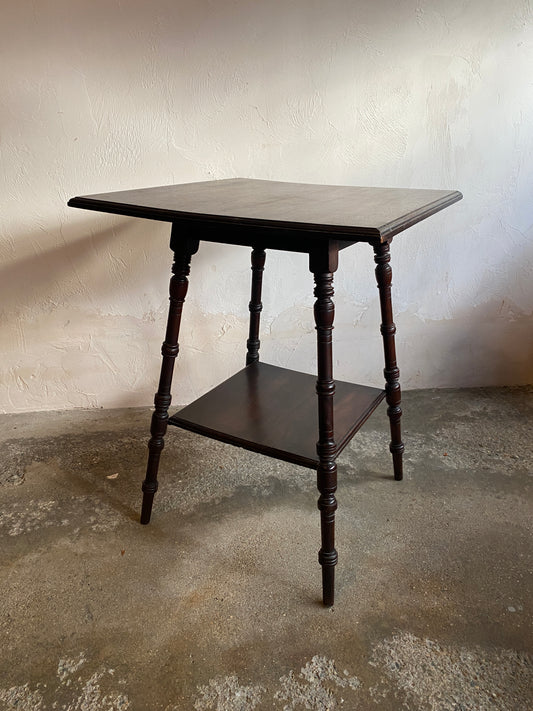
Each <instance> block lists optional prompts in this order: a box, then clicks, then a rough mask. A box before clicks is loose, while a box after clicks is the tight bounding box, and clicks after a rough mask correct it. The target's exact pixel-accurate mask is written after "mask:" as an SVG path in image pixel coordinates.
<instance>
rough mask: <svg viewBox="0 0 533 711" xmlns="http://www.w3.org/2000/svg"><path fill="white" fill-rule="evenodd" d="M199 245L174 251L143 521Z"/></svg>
mask: <svg viewBox="0 0 533 711" xmlns="http://www.w3.org/2000/svg"><path fill="white" fill-rule="evenodd" d="M197 249H198V242H194V241H190V242H189V241H183V242H182V244H181V245H180V246H179V248H176V250H175V252H174V263H173V265H172V274H173V276H172V278H171V279H170V289H169V291H170V306H169V310H168V321H167V330H166V335H165V341H164V343H163V346H162V348H161V354H162V356H163V362H162V365H161V375H160V378H159V387H158V389H157V393H156V395H155V398H154V405H155V410H154V413H153V415H152V424H151V427H150V434H151V435H152V436H151V438H150V441H149V442H148V450H149V454H148V465H147V467H146V478H145V480H144V481H143V485H142V491H143V502H142V511H141V523H143V524H146V523H149V522H150V516H151V514H152V504H153V501H154V495H155V492H156V491H157V472H158V469H159V459H160V457H161V452H162V450H163V447H164V445H165V442H164V437H165V434H166V431H167V424H168V408H169V407H170V403H171V400H172V395H171V393H170V388H171V385H172V375H173V373H174V362H175V360H176V356H177V355H178V351H179V346H178V336H179V330H180V324H181V313H182V310H183V303H184V301H185V297H186V295H187V289H188V286H189V281H188V279H187V277H188V275H189V270H190V261H191V257H192V255H193V254H194V253H195V252H196V251H197Z"/></svg>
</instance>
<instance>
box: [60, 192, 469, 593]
mask: <svg viewBox="0 0 533 711" xmlns="http://www.w3.org/2000/svg"><path fill="white" fill-rule="evenodd" d="M461 198H462V195H461V193H459V192H457V191H444V190H411V189H406V190H404V189H396V188H359V187H346V186H328V185H306V184H299V183H280V182H272V181H267V180H247V179H242V178H237V179H232V180H214V181H209V182H202V183H190V184H186V185H166V186H162V187H156V188H144V189H140V190H126V191H122V192H114V193H104V194H100V195H87V196H84V197H75V198H72V199H71V200H70V201H69V203H68V204H69V205H70V206H72V207H79V208H84V209H87V210H97V211H99V212H109V213H113V214H115V215H129V216H131V217H142V218H145V219H149V220H161V221H163V222H170V223H172V231H171V237H170V248H171V250H172V251H173V252H174V263H173V266H172V272H173V276H172V278H171V280H170V308H169V314H168V322H167V330H166V336H165V340H164V343H163V347H162V355H163V363H162V367H161V376H160V380H159V388H158V391H157V394H156V396H155V410H154V413H153V416H152V425H151V430H150V431H151V438H150V441H149V443H148V448H149V456H148V466H147V472H146V479H145V480H144V482H143V485H142V490H143V492H144V493H143V505H142V512H141V523H143V524H146V523H148V522H149V521H150V516H151V512H152V503H153V499H154V494H155V492H156V491H157V473H158V468H159V459H160V456H161V451H162V449H163V446H164V436H165V434H166V430H167V425H168V424H172V425H176V426H177V427H182V428H183V429H187V430H191V431H192V432H197V433H199V434H202V435H206V436H208V437H212V438H215V439H218V440H221V441H222V442H229V443H231V444H235V445H237V446H239V447H244V448H246V449H249V450H252V451H254V452H259V453H261V454H266V455H268V456H270V457H276V458H278V459H284V460H285V461H288V462H295V463H296V464H300V465H302V466H305V467H309V468H312V469H315V468H316V470H317V486H318V490H319V492H320V497H319V499H318V508H319V509H320V517H321V535H322V545H321V548H320V551H319V554H318V560H319V562H320V564H321V566H322V593H323V601H324V604H325V605H328V606H330V605H333V601H334V587H335V577H334V575H335V565H336V563H337V551H336V550H335V510H336V508H337V501H336V499H335V492H336V489H337V464H336V461H335V460H336V458H337V456H338V455H339V453H340V452H342V450H343V449H344V447H345V446H346V445H347V444H348V442H349V441H350V439H351V438H352V437H353V436H354V434H355V433H356V432H357V430H358V429H359V428H360V427H361V425H362V424H363V423H364V422H365V421H366V420H367V419H368V417H370V415H371V414H372V412H373V411H374V410H375V409H376V407H377V406H378V405H379V403H380V402H381V401H382V400H383V399H384V398H386V401H387V404H388V410H387V412H388V416H389V418H390V429H391V443H390V451H391V453H392V459H393V470H394V478H395V479H396V480H397V481H399V480H401V479H402V476H403V474H402V455H403V451H404V445H403V443H402V438H401V429H400V418H401V414H402V410H401V407H400V400H401V393H400V382H399V376H400V372H399V369H398V365H397V363H396V350H395V343H394V334H395V332H396V327H395V325H394V322H393V315H392V302H391V281H392V271H391V267H390V242H391V241H392V238H393V237H394V236H395V235H397V234H398V233H399V232H402V231H403V230H405V229H407V228H408V227H410V226H411V225H414V224H416V223H417V222H420V221H421V220H424V219H425V218H426V217H429V216H430V215H433V214H434V213H436V212H438V211H439V210H442V209H443V208H445V207H448V206H449V205H451V204H452V203H454V202H457V201H458V200H460V199H461ZM202 240H205V241H208V242H218V243H223V244H236V245H245V246H248V247H251V248H252V254H251V262H252V285H251V300H250V304H249V310H250V331H249V338H248V341H247V354H246V367H245V368H244V369H243V370H241V371H240V372H238V373H237V374H236V375H234V376H233V377H231V378H229V380H227V381H226V382H224V383H222V384H221V385H219V386H218V387H215V388H214V389H213V390H212V391H211V392H209V393H208V394H207V395H204V396H203V397H201V398H199V399H198V400H196V401H195V402H193V403H192V404H191V405H188V406H187V407H185V408H184V409H182V410H180V411H179V412H178V413H177V414H175V415H173V416H172V417H169V415H168V409H169V407H170V403H171V392H170V391H171V384H172V374H173V370H174V362H175V359H176V356H177V355H178V350H179V346H178V335H179V330H180V322H181V314H182V308H183V303H184V301H185V296H186V294H187V287H188V279H187V277H188V275H189V270H190V263H191V258H192V255H193V254H195V253H196V252H197V250H198V247H199V243H200V242H201V241H202ZM356 242H367V243H368V244H369V245H371V246H372V248H373V250H374V260H375V262H376V265H377V266H376V279H377V285H378V288H379V295H380V304H381V320H382V323H381V333H382V336H383V345H384V351H385V370H384V375H385V389H384V390H381V389H377V388H371V387H366V386H363V385H354V384H352V383H344V382H339V381H337V382H335V381H334V379H333V360H332V330H333V318H334V305H333V300H332V297H333V274H334V272H335V271H336V269H337V266H338V256H339V252H340V251H341V250H343V249H345V248H346V247H349V246H350V245H352V244H355V243H356ZM267 249H278V250H284V251H288V252H304V253H306V254H308V255H309V268H310V270H311V272H312V273H313V275H314V281H315V290H314V295H315V298H316V301H315V306H314V316H315V323H316V331H317V376H318V377H317V378H315V377H313V376H311V375H306V374H304V373H299V372H296V371H292V370H287V369H285V368H279V367H276V366H273V365H268V364H266V363H261V362H260V361H259V319H260V313H261V309H262V304H261V286H262V276H263V269H264V264H265V250H267Z"/></svg>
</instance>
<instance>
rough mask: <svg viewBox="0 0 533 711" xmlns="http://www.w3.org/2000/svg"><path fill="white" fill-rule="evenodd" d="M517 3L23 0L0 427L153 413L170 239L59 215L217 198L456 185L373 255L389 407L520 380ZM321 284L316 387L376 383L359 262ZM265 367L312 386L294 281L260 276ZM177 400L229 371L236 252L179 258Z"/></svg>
mask: <svg viewBox="0 0 533 711" xmlns="http://www.w3.org/2000/svg"><path fill="white" fill-rule="evenodd" d="M532 66H533V13H532V8H531V3H530V2H529V1H526V0H510V1H509V2H507V3H501V2H499V1H498V2H496V1H495V0H483V1H482V0H469V1H460V0H448V2H446V3H443V2H440V1H438V0H426V1H424V0H420V1H419V2H416V0H394V1H392V0H389V1H386V2H385V1H384V2H366V1H365V2H363V1H362V0H332V1H330V2H326V3H325V2H318V1H315V0H313V1H310V0H284V1H283V2H279V1H278V0H270V1H269V2H260V1H259V0H255V1H254V0H233V1H224V2H214V1H212V2H209V1H208V0H194V2H192V0H188V1H181V2H180V1H179V0H178V1H177V0H152V1H151V2H144V0H129V1H128V2H124V1H122V0H105V1H104V0H93V1H92V2H90V3H89V2H80V1H76V0H75V1H74V2H73V1H72V0H68V1H67V0H49V1H48V2H46V3H44V2H43V3H37V2H35V1H33V2H30V1H29V0H19V1H18V2H5V3H2V22H1V24H0V96H1V99H0V132H1V133H0V194H1V211H0V258H1V264H0V313H1V328H0V353H1V359H0V410H2V411H22V410H42V409H54V408H71V407H80V406H82V407H122V406H129V405H139V404H147V403H149V402H150V401H151V399H152V395H153V392H154V390H155V387H156V383H157V378H158V369H159V349H160V343H161V340H162V335H163V331H164V321H165V313H166V306H167V283H168V276H169V267H170V256H171V255H170V252H169V251H168V236H169V226H168V225H165V224H156V223H149V222H142V221H140V220H134V219H126V218H114V217H110V216H106V215H98V214H97V213H90V212H83V211H79V210H73V209H69V208H67V207H66V206H65V203H66V201H67V199H68V198H69V197H71V196H73V195H77V194H86V193H93V192H102V191H110V190H119V189H126V188H130V187H140V186H149V185H158V184H166V183H173V182H189V181H196V180H206V179H212V178H226V177H234V176H242V177H255V178H271V179H278V180H289V181H301V182H324V183H332V184H340V183H345V184H351V185H364V184H367V185H376V186H391V187H428V188H450V189H459V190H461V191H462V192H463V193H464V195H465V199H464V200H463V202H461V203H459V204H458V205H455V206H453V207H451V208H449V209H448V210H446V211H444V212H442V213H440V214H439V215H436V216H434V217H432V218H431V219H430V220H428V221H426V222H425V223H422V224H421V225H419V226H417V227H415V228H413V229H411V230H410V231H409V232H407V233H405V234H403V235H400V236H399V237H397V238H396V240H395V241H394V243H393V248H392V253H393V260H394V261H393V267H394V301H395V310H396V322H397V325H398V353H399V362H400V367H401V370H402V380H403V385H404V387H407V388H419V387H427V386H439V387H445V386H466V385H488V384H518V383H526V382H532V381H533V357H532V356H533V316H532V312H533V286H532V279H531V273H532V267H533V242H532V239H531V238H532V236H533V229H532V224H533V199H532V194H531V193H532V187H533V115H532V113H533V109H532V107H533V82H532V81H531V71H530V70H531V67H532ZM342 257H343V259H342V260H341V267H340V270H339V272H338V273H337V276H336V304H337V317H336V330H335V339H336V340H335V348H336V351H335V353H336V358H335V362H336V366H337V368H336V375H337V377H339V378H341V379H348V380H353V381H358V382H367V383H369V384H378V385H379V384H380V383H381V381H382V375H381V369H382V355H381V343H380V337H379V331H378V327H377V326H378V321H379V315H378V301H377V290H376V288H375V286H374V281H373V270H372V267H373V263H372V256H371V250H369V249H368V248H365V247H364V246H361V247H354V248H351V249H350V250H347V251H345V252H344V253H343V255H342ZM267 267H268V268H267V271H266V274H265V285H264V304H265V307H264V318H263V337H262V353H263V358H264V359H265V360H268V361H270V362H273V363H275V364H282V365H286V366H288V367H293V368H299V369H304V370H307V371H309V372H313V371H314V368H315V361H314V359H315V347H314V331H313V319H312V296H311V286H312V283H311V275H310V274H309V272H308V270H307V263H306V259H305V258H304V257H303V256H301V255H290V254H280V253H276V254H274V253H273V254H269V255H268V257H267ZM189 294H190V298H189V300H188V303H187V305H186V311H185V315H184V321H183V328H182V338H181V341H182V344H183V345H182V351H181V354H180V363H179V367H178V369H177V373H176V377H175V388H174V393H175V397H174V401H175V402H176V403H185V402H188V401H190V400H191V399H192V398H193V397H195V396H197V395H198V394H200V393H202V392H203V391H205V390H206V389H208V387H210V386H211V385H213V384H214V383H216V382H218V381H219V380H220V379H222V378H224V377H226V376H228V375H229V374H231V373H232V372H235V371H236V370H237V369H238V368H240V367H241V366H242V364H243V360H244V350H245V339H246V336H247V302H248V299H249V254H248V251H247V250H245V249H242V248H236V247H235V248H231V247H230V248H228V247H222V246H217V245H208V244H204V245H203V246H202V247H201V249H200V252H199V253H198V255H196V257H195V258H194V260H193V265H192V281H191V287H190V291H189Z"/></svg>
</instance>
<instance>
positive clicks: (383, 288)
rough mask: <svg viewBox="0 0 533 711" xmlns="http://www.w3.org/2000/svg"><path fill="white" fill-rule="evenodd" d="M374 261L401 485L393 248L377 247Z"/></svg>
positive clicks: (393, 444)
mask: <svg viewBox="0 0 533 711" xmlns="http://www.w3.org/2000/svg"><path fill="white" fill-rule="evenodd" d="M374 261H375V262H376V265H377V266H376V280H377V283H378V288H379V300H380V304H381V321H382V323H381V335H382V336H383V348H384V351H385V370H384V371H383V373H384V375H385V381H386V384H385V393H386V398H387V405H388V409H387V414H388V416H389V420H390V431H391V443H390V451H391V454H392V463H393V468H394V478H395V479H396V481H401V479H402V478H403V451H404V448H405V447H404V444H403V442H402V432H401V424H400V420H401V417H402V408H401V407H400V403H401V399H402V395H401V389H400V370H399V368H398V364H397V363H396V345H395V342H394V334H395V333H396V326H395V325H394V321H393V317H392V299H391V285H392V269H391V266H390V246H389V244H388V243H385V244H379V245H375V246H374Z"/></svg>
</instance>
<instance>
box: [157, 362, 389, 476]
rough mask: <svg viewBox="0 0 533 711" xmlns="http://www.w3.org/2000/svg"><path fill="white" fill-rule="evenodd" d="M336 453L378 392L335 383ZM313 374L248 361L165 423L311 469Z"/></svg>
mask: <svg viewBox="0 0 533 711" xmlns="http://www.w3.org/2000/svg"><path fill="white" fill-rule="evenodd" d="M335 385H336V391H335V400H334V418H335V431H336V433H337V434H336V444H335V452H334V456H335V457H337V456H338V455H339V454H340V452H341V451H342V450H343V449H344V447H345V446H346V445H347V444H348V442H349V441H350V439H351V438H352V437H353V435H354V434H355V433H356V432H357V430H358V429H360V427H361V426H362V425H363V424H364V422H366V420H367V419H368V417H370V415H371V414H372V412H373V411H374V410H375V409H376V407H377V406H378V405H379V403H380V402H381V401H382V400H383V398H384V397H385V392H384V390H380V389H379V388H370V387H367V386H363V385H354V384H352V383H345V382H341V381H336V383H335ZM315 387H316V377H315V376H313V375H307V374H306V373H300V372H297V371H295V370H287V369H285V368H279V367H277V366H274V365H269V364H267V363H252V364H251V365H249V366H247V367H246V368H244V369H243V370H241V371H239V372H238V373H236V375H234V376H232V377H231V378H229V379H228V380H226V381H225V382H223V383H221V384H220V385H218V386H217V387H215V388H214V389H213V390H211V391H210V392H208V393H207V394H206V395H203V396H202V397H200V398H199V399H198V400H196V401H195V402H193V403H192V404H190V405H187V406H186V407H184V408H183V409H182V410H180V411H179V412H178V413H177V414H175V415H173V416H172V417H171V418H170V419H169V424H172V425H177V426H178V427H183V428H184V429H186V430H190V431H191V432H197V433H198V434H202V435H207V436H208V437H212V438H213V439H218V440H220V441H222V442H228V443H230V444H235V445H237V446H239V447H244V448H245V449H250V450H252V451H253V452H259V453H260V454H266V455H268V456H270V457H275V458H277V459H283V460H285V461H287V462H294V463H295V464H301V465H303V466H305V467H310V468H313V469H316V468H317V466H318V464H319V457H318V454H317V450H316V441H317V435H318V412H317V402H316V400H317V396H316V394H315Z"/></svg>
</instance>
